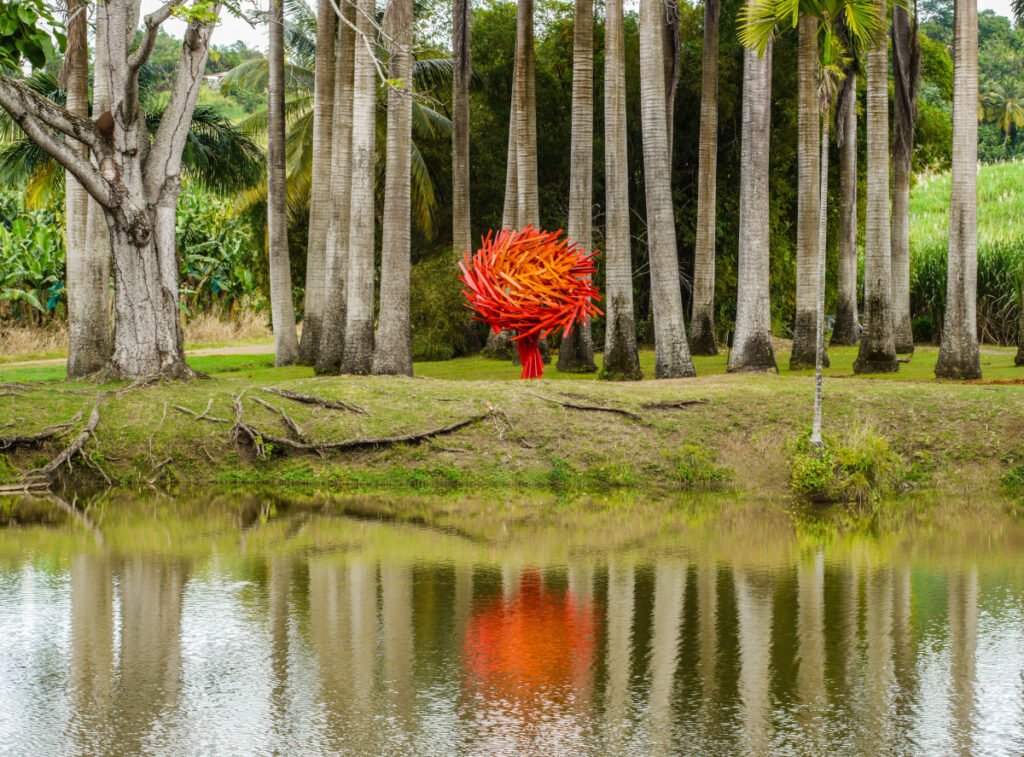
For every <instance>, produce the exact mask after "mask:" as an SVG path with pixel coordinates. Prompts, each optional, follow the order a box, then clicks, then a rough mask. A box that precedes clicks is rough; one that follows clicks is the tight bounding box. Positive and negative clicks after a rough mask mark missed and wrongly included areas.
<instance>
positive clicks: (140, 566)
mask: <svg viewBox="0 0 1024 757" xmlns="http://www.w3.org/2000/svg"><path fill="white" fill-rule="evenodd" d="M120 586H121V650H120V651H121V654H120V665H119V668H120V681H119V686H118V689H119V697H118V698H119V699H120V700H121V702H120V706H118V707H117V709H118V710H119V711H120V712H121V713H122V717H120V718H119V719H118V720H117V721H116V722H114V723H113V724H112V725H113V726H114V728H115V729H116V730H115V733H116V736H114V737H112V738H113V741H112V743H116V744H117V745H118V747H119V748H120V749H121V750H123V752H124V753H125V754H141V753H142V752H143V751H144V750H143V744H144V743H145V742H146V739H147V737H148V736H149V735H150V731H151V729H152V728H153V725H154V724H155V723H156V722H157V720H158V719H159V718H160V717H161V715H163V714H164V713H166V712H167V711H168V710H169V709H170V708H171V706H172V705H173V704H174V703H175V702H176V701H177V699H178V692H179V689H180V685H181V599H182V591H183V589H184V586H185V571H184V570H183V569H182V568H180V567H179V566H177V565H174V564H169V563H165V562H160V561H157V560H142V559H139V558H136V559H133V560H131V561H129V562H127V563H126V564H125V565H124V568H123V571H122V574H121V582H120Z"/></svg>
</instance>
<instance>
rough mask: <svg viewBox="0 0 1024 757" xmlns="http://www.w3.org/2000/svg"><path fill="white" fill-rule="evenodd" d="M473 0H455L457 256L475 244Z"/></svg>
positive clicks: (454, 228)
mask: <svg viewBox="0 0 1024 757" xmlns="http://www.w3.org/2000/svg"><path fill="white" fill-rule="evenodd" d="M469 35H470V0H453V1H452V59H453V60H452V62H453V64H454V66H453V68H454V72H453V80H452V242H453V245H454V248H455V253H456V256H457V257H461V256H462V254H463V253H465V252H468V251H469V250H471V249H472V248H473V234H472V230H471V227H470V199H469V198H470V195H469V78H470V74H471V71H472V65H471V62H470V61H471V57H470V44H469Z"/></svg>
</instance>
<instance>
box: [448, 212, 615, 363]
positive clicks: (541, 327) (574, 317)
mask: <svg viewBox="0 0 1024 757" xmlns="http://www.w3.org/2000/svg"><path fill="white" fill-rule="evenodd" d="M596 255H597V252H596V251H595V252H593V253H590V254H589V255H588V254H587V253H586V252H584V251H583V250H582V249H580V248H579V247H578V246H576V244H574V243H572V242H570V241H569V240H568V239H567V238H563V237H562V231H561V229H559V230H558V231H554V232H552V231H543V230H541V229H535V228H533V227H532V226H527V227H526V228H525V229H522V230H521V231H510V230H508V229H504V230H502V231H499V232H498V233H497V235H495V234H494V232H493V231H492V232H490V233H488V235H487V237H486V238H485V239H484V240H483V245H482V246H481V247H480V249H479V250H477V251H476V254H475V255H473V256H472V257H470V255H469V253H468V252H467V253H466V255H465V257H464V259H463V260H462V262H460V263H459V268H460V269H461V270H462V274H461V275H460V276H459V281H461V282H462V283H463V284H464V285H465V287H466V288H465V289H463V290H462V293H463V294H464V295H465V297H466V300H467V301H468V304H467V307H468V308H470V309H471V310H474V311H476V315H474V316H473V318H474V319H475V320H478V321H483V322H485V323H487V324H488V325H490V327H491V328H492V329H494V333H498V332H499V331H508V330H511V331H515V332H516V335H515V336H514V337H513V339H512V341H514V342H515V343H516V349H517V350H518V351H519V359H520V361H521V362H522V364H523V373H522V378H524V379H529V378H540V377H541V375H543V373H544V362H543V360H542V359H541V355H540V340H541V339H543V338H545V337H546V336H547V335H548V334H550V333H551V332H552V331H555V330H556V329H561V330H562V335H563V336H567V335H568V334H569V332H570V331H571V330H572V327H573V325H574V324H576V323H585V322H586V320H587V318H589V317H591V316H594V315H600V313H601V311H600V310H599V309H598V308H597V305H595V304H594V303H595V302H597V301H599V300H600V299H601V298H600V295H599V294H598V292H597V289H596V288H595V287H594V285H593V283H592V281H591V276H592V275H593V273H594V271H595V268H594V257H595V256H596Z"/></svg>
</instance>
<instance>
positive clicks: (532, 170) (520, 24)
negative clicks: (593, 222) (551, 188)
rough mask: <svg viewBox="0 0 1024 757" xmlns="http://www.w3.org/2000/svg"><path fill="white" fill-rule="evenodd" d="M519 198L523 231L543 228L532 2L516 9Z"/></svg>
mask: <svg viewBox="0 0 1024 757" xmlns="http://www.w3.org/2000/svg"><path fill="white" fill-rule="evenodd" d="M516 72H517V82H516V85H517V86H516V87H515V89H514V91H515V93H516V190H517V191H516V196H517V208H518V209H517V216H518V219H517V220H518V226H519V227H520V228H522V227H524V226H527V225H528V224H529V225H533V226H535V227H539V226H540V195H539V193H538V187H537V81H536V76H537V55H536V51H535V50H534V39H533V0H519V2H518V3H517V6H516Z"/></svg>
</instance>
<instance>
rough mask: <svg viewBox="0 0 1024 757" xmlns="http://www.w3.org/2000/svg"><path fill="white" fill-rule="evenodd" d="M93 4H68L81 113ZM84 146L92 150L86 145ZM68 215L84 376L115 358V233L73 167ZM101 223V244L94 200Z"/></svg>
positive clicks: (75, 342) (71, 287)
mask: <svg viewBox="0 0 1024 757" xmlns="http://www.w3.org/2000/svg"><path fill="white" fill-rule="evenodd" d="M87 15H88V9H87V7H86V5H85V4H84V3H83V2H80V1H79V0H70V1H69V2H68V4H67V16H68V24H67V31H68V42H67V52H66V53H65V56H64V67H63V68H62V70H61V80H62V83H63V85H64V89H65V92H66V97H67V100H66V107H67V109H68V111H69V112H70V113H73V114H74V115H76V116H82V117H87V116H88V115H89V43H88V28H87V23H86V21H87ZM79 152H80V153H81V154H82V155H83V156H88V154H89V149H88V148H87V147H86V146H84V145H82V146H81V148H80V150H79ZM64 176H65V179H64V181H65V187H66V189H65V192H64V218H65V222H66V223H67V231H66V240H65V249H66V250H67V261H66V268H67V272H66V281H67V284H66V288H67V297H68V361H67V374H68V378H69V379H75V378H81V377H83V376H88V375H90V374H93V373H96V372H97V371H99V370H102V369H103V367H104V366H105V365H106V364H107V361H108V360H109V359H110V352H111V347H112V345H111V332H110V310H109V307H108V299H109V297H108V293H109V289H110V237H109V232H107V228H106V221H105V220H104V219H103V211H102V209H100V207H99V206H98V205H97V204H96V202H95V201H94V200H92V199H91V198H90V197H89V194H88V192H86V191H85V188H84V187H82V185H81V184H79V183H78V181H77V180H76V179H75V178H74V176H73V175H72V174H71V172H70V171H65V172H64ZM91 205H96V208H95V210H93V211H92V213H93V214H94V215H95V217H96V219H97V222H98V223H97V225H98V224H102V226H101V227H100V228H99V231H102V232H104V234H103V236H98V235H97V236H98V241H99V244H91V243H90V242H91V240H90V236H89V230H90V229H89V215H90V206H91Z"/></svg>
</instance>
